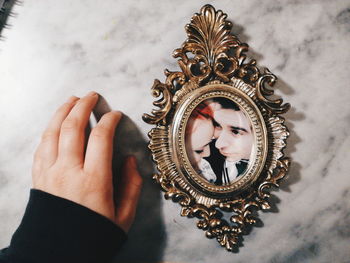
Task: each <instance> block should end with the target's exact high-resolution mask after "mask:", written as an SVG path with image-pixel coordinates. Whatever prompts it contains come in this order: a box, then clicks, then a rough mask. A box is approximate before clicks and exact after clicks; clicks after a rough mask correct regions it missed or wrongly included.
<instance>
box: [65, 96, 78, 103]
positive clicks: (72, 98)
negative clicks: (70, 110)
mask: <svg viewBox="0 0 350 263" xmlns="http://www.w3.org/2000/svg"><path fill="white" fill-rule="evenodd" d="M78 99H79V98H78V97H75V96H71V97H70V98H69V99H68V101H67V102H68V103H73V102H75V101H76V100H78Z"/></svg>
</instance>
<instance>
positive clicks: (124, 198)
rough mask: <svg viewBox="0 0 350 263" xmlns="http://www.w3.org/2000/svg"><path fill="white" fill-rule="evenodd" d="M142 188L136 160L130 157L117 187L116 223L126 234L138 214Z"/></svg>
mask: <svg viewBox="0 0 350 263" xmlns="http://www.w3.org/2000/svg"><path fill="white" fill-rule="evenodd" d="M141 186H142V178H141V176H140V174H139V172H138V170H137V164H136V158H135V157H134V156H128V157H127V158H126V161H125V163H124V165H123V169H122V178H121V181H120V183H119V184H118V186H117V200H116V213H115V214H116V217H115V223H116V224H117V225H118V226H120V227H121V228H122V229H123V230H124V231H125V232H126V233H127V232H128V231H129V229H130V227H131V225H132V223H133V221H134V218H135V214H136V207H137V203H138V201H139V197H140V193H141Z"/></svg>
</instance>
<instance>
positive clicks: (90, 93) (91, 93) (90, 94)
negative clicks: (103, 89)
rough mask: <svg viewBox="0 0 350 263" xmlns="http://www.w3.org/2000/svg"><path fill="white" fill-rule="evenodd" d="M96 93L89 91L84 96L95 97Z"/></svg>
mask: <svg viewBox="0 0 350 263" xmlns="http://www.w3.org/2000/svg"><path fill="white" fill-rule="evenodd" d="M96 95H97V93H96V92H95V91H90V92H89V93H88V94H87V95H86V96H90V97H93V96H96Z"/></svg>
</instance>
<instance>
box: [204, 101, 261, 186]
mask: <svg viewBox="0 0 350 263" xmlns="http://www.w3.org/2000/svg"><path fill="white" fill-rule="evenodd" d="M211 107H212V111H213V117H214V126H215V131H214V137H215V140H214V141H213V142H212V143H215V148H217V149H218V150H219V152H220V154H221V155H222V156H224V157H225V160H224V162H223V165H222V166H221V167H222V168H221V176H220V175H218V178H217V180H216V181H215V184H217V185H228V184H230V183H232V182H233V181H234V180H236V178H238V177H239V176H241V175H242V174H243V173H244V172H245V170H246V169H247V166H248V163H249V158H250V154H251V151H252V146H253V140H254V138H253V132H252V127H251V124H250V122H249V120H248V118H247V117H246V115H245V114H244V112H243V111H242V110H241V109H240V108H239V106H238V105H237V104H236V103H235V102H233V101H231V100H230V99H227V98H223V97H220V98H214V99H213V103H211ZM217 158H218V157H217V156H210V157H209V158H208V159H207V160H208V161H209V163H211V164H213V165H214V163H213V162H214V161H216V162H217ZM213 165H212V166H213Z"/></svg>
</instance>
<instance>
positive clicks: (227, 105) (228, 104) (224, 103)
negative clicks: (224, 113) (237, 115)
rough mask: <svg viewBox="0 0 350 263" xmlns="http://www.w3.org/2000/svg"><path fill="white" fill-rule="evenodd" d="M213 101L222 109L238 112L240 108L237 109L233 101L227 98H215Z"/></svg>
mask: <svg viewBox="0 0 350 263" xmlns="http://www.w3.org/2000/svg"><path fill="white" fill-rule="evenodd" d="M213 101H214V102H217V103H219V104H220V105H221V107H222V108H223V109H230V110H234V111H240V108H239V107H238V105H237V104H236V103H235V102H234V101H232V100H230V99H228V98H224V97H216V98H213Z"/></svg>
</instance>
